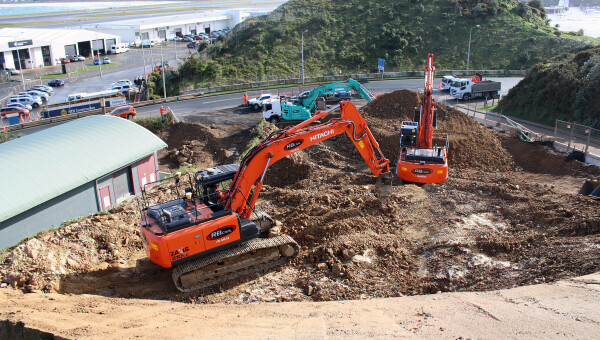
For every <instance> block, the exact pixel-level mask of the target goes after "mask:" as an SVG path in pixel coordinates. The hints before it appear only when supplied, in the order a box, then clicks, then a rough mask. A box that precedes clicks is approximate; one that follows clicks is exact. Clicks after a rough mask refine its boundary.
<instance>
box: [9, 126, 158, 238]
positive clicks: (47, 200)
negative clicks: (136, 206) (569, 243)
mask: <svg viewBox="0 0 600 340" xmlns="http://www.w3.org/2000/svg"><path fill="white" fill-rule="evenodd" d="M166 146H167V145H166V144H165V143H164V142H163V141H162V140H161V139H159V138H158V137H156V136H155V135H154V134H153V133H151V132H149V131H148V130H146V129H145V128H143V127H141V126H140V125H138V124H136V123H134V122H132V121H129V120H126V119H122V118H118V117H112V116H91V117H86V118H81V119H77V120H75V121H72V122H69V123H65V124H62V125H59V126H56V127H52V128H49V129H46V130H43V131H40V132H37V133H34V134H31V135H27V136H24V137H21V138H17V139H15V140H12V141H9V142H6V143H3V144H0V157H1V158H2V162H0V173H1V174H2V177H0V192H1V193H2V195H0V249H2V248H5V247H8V246H11V245H14V244H16V243H18V242H19V241H20V240H22V239H23V238H26V237H29V236H32V235H35V234H36V233H37V232H39V231H41V230H44V229H50V228H53V227H56V226H59V225H61V224H62V223H63V222H64V221H66V220H70V219H73V218H77V217H79V216H87V215H89V214H93V213H96V212H99V211H103V210H108V209H110V208H111V207H113V206H115V205H118V204H120V203H121V202H123V201H124V200H126V199H129V198H131V197H132V196H133V195H137V194H139V193H140V192H141V189H142V187H143V186H144V185H145V184H147V183H150V182H153V181H155V180H157V179H158V162H157V151H158V150H161V149H163V148H165V147H166Z"/></svg>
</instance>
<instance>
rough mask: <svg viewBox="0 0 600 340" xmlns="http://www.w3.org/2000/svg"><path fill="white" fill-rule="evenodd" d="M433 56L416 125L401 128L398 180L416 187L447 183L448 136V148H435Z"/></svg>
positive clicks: (435, 118)
mask: <svg viewBox="0 0 600 340" xmlns="http://www.w3.org/2000/svg"><path fill="white" fill-rule="evenodd" d="M434 73H435V66H433V54H431V53H430V54H429V55H428V56H427V65H426V66H425V89H424V91H423V99H422V100H421V106H420V108H419V111H418V112H416V113H415V116H417V117H418V118H417V119H415V120H416V121H403V122H402V123H401V125H400V157H398V164H397V166H396V176H398V178H400V180H401V181H405V182H413V183H441V182H445V181H446V180H447V179H448V159H447V151H448V136H444V137H445V140H446V143H445V144H446V145H444V146H433V129H435V128H437V114H436V110H435V103H434V101H433V77H434Z"/></svg>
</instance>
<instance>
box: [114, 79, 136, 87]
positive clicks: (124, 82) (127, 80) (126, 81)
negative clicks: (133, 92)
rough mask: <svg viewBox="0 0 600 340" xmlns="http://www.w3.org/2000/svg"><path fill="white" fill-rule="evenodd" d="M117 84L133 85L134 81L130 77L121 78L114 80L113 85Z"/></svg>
mask: <svg viewBox="0 0 600 340" xmlns="http://www.w3.org/2000/svg"><path fill="white" fill-rule="evenodd" d="M115 85H129V86H133V83H132V82H131V80H129V79H121V80H117V81H116V82H114V83H113V86H115Z"/></svg>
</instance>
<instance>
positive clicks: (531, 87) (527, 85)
mask: <svg viewBox="0 0 600 340" xmlns="http://www.w3.org/2000/svg"><path fill="white" fill-rule="evenodd" d="M500 109H501V110H502V112H503V113H507V114H511V115H515V116H519V117H523V118H526V119H531V120H535V121H539V122H542V123H546V124H549V125H554V120H555V119H556V118H558V119H562V120H567V121H576V122H579V123H582V124H585V125H591V126H593V127H595V128H596V129H600V48H598V47H596V48H592V49H589V50H585V51H582V52H579V53H577V54H566V55H563V56H560V57H556V58H553V59H550V60H549V61H547V62H544V63H539V64H537V65H535V66H534V67H532V68H531V69H530V70H529V71H528V72H527V76H526V77H525V79H523V80H522V81H521V82H520V83H519V84H517V85H516V86H515V87H513V88H512V89H511V90H510V91H509V93H508V95H506V96H505V97H504V98H503V99H502V100H501V101H500V105H499V107H498V108H497V110H500Z"/></svg>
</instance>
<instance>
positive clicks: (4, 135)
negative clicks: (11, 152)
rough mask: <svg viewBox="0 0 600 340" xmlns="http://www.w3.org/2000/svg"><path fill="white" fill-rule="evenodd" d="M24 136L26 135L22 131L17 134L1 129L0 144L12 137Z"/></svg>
mask: <svg viewBox="0 0 600 340" xmlns="http://www.w3.org/2000/svg"><path fill="white" fill-rule="evenodd" d="M23 136H25V135H24V134H22V133H19V134H16V135H15V134H14V133H10V132H4V131H0V144H2V143H4V142H8V141H9V140H12V139H16V138H21V137H23Z"/></svg>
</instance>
